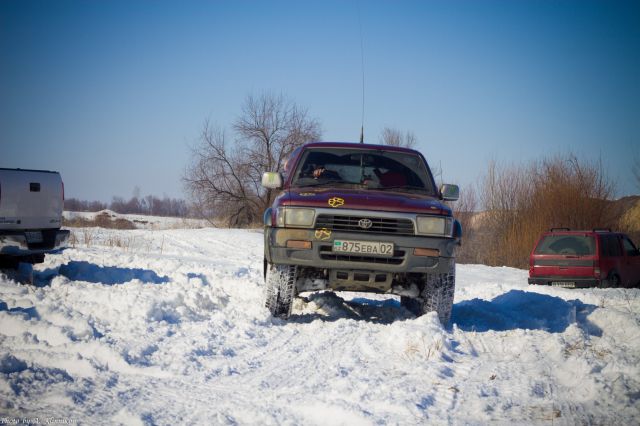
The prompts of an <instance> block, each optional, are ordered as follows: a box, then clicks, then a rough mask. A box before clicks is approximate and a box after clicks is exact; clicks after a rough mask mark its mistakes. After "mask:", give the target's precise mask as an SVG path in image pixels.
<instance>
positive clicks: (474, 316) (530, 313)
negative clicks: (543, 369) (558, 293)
mask: <svg viewBox="0 0 640 426" xmlns="http://www.w3.org/2000/svg"><path fill="white" fill-rule="evenodd" d="M596 308H597V306H595V305H588V304H585V303H582V302H581V301H580V300H564V299H562V298H559V297H554V296H548V295H545V294H539V293H533V292H527V291H523V290H511V291H509V292H507V293H505V294H501V295H500V296H497V297H496V298H494V299H493V300H491V301H487V300H481V299H473V300H465V301H462V302H458V303H456V304H455V305H453V311H452V314H451V323H452V324H456V325H457V326H458V328H460V329H461V330H464V331H478V332H485V331H507V330H516V329H523V330H545V331H548V332H550V333H562V332H564V331H565V330H566V329H567V327H569V326H570V325H571V324H574V323H575V324H577V325H578V327H580V328H581V329H582V330H583V331H585V332H586V333H588V334H589V335H591V336H598V337H600V336H602V330H601V329H600V328H599V327H597V326H596V325H595V324H593V323H591V322H590V321H589V320H588V316H589V314H591V313H592V312H593V311H594V310H595V309H596Z"/></svg>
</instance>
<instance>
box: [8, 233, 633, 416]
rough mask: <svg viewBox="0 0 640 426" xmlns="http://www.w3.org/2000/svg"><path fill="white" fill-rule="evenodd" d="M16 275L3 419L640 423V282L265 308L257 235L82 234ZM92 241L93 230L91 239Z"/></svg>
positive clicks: (509, 272)
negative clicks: (26, 275)
mask: <svg viewBox="0 0 640 426" xmlns="http://www.w3.org/2000/svg"><path fill="white" fill-rule="evenodd" d="M74 232H75V233H76V234H77V238H76V241H77V243H76V244H75V247H71V248H69V249H66V250H64V251H62V252H60V253H57V254H54V255H49V256H47V258H46V261H45V263H44V264H41V265H37V266H36V268H35V273H34V278H35V285H33V286H28V285H23V284H18V283H16V282H15V281H14V280H13V279H11V278H10V277H8V276H6V275H4V274H1V273H0V414H1V416H0V418H1V419H2V420H3V423H6V421H10V420H13V419H15V418H19V419H30V418H36V417H37V418H38V419H40V422H41V423H44V422H46V421H48V420H51V419H57V420H66V421H75V422H78V423H84V424H119V423H122V424H133V425H135V424H160V425H167V424H194V423H197V424H260V425H262V424H303V425H314V424H317V425H326V424H336V425H338V424H344V425H370V424H402V425H406V424H472V425H474V424H477V425H482V424H487V423H497V424H545V425H547V424H555V425H563V424H568V425H573V424H599V425H630V424H638V421H639V419H640V314H639V313H640V290H636V289H634V290H622V289H608V290H600V289H587V290H568V289H556V288H546V287H544V288H541V287H529V286H528V285H527V281H526V279H527V272H526V271H522V270H517V269H510V268H490V267H485V266H479V265H458V268H457V289H456V298H455V305H454V309H453V315H452V322H451V324H450V325H449V326H448V327H446V328H443V327H442V326H441V325H440V323H439V322H438V320H437V317H436V316H435V314H429V315H426V316H424V317H421V318H415V317H413V316H412V315H411V314H410V313H409V312H407V311H406V310H404V309H403V308H402V307H400V304H399V301H398V300H397V299H395V298H393V297H384V296H373V295H369V294H347V293H339V294H332V293H314V294H305V295H304V296H305V298H304V299H300V300H298V301H297V302H296V304H295V306H294V313H293V316H292V318H291V320H289V321H287V322H285V321H282V320H278V319H272V318H270V316H269V314H268V312H267V310H266V309H265V308H263V307H262V302H263V300H262V291H263V284H262V236H261V233H260V231H256V230H248V231H247V230H222V229H211V228H207V229H171V230H133V231H117V230H104V229H99V228H91V229H75V230H74ZM85 234H86V235H89V238H88V239H86V240H85V239H84V238H83V237H84V236H85Z"/></svg>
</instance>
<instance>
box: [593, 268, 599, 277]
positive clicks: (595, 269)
mask: <svg viewBox="0 0 640 426" xmlns="http://www.w3.org/2000/svg"><path fill="white" fill-rule="evenodd" d="M593 275H594V276H595V277H596V278H600V268H598V267H596V268H593Z"/></svg>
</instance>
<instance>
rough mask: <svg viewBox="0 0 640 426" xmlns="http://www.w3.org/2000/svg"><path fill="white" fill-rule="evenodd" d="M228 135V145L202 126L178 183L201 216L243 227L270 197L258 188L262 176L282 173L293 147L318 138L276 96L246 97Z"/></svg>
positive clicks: (299, 111) (302, 116) (312, 126)
mask: <svg viewBox="0 0 640 426" xmlns="http://www.w3.org/2000/svg"><path fill="white" fill-rule="evenodd" d="M233 130H234V135H235V139H234V142H233V143H232V144H229V143H228V141H227V137H226V134H225V132H224V131H223V130H221V129H218V128H213V127H212V126H210V124H209V123H208V122H205V124H204V127H203V130H202V133H201V135H200V143H199V144H198V145H197V146H196V147H194V148H193V149H192V159H191V164H190V166H189V167H188V169H187V171H186V173H185V176H184V178H183V180H184V182H185V184H186V186H187V189H188V190H189V192H190V193H191V196H192V198H193V200H194V203H195V204H196V210H197V211H198V212H200V213H201V214H202V215H203V216H204V217H206V218H207V219H209V220H212V219H213V218H214V217H215V218H224V219H226V220H227V224H228V226H247V225H251V224H255V223H257V222H258V221H259V219H260V218H261V217H262V213H263V212H264V210H265V209H266V208H267V207H268V206H269V205H270V204H271V201H272V198H273V194H272V191H270V190H269V191H267V190H265V189H264V188H262V186H261V185H260V182H261V179H262V173H263V172H265V171H276V172H279V171H282V170H283V168H284V163H285V160H286V158H287V157H288V156H289V154H290V153H291V152H292V151H293V150H294V149H295V148H297V147H298V146H300V145H302V144H304V143H306V142H309V141H312V140H316V139H318V138H319V137H320V124H319V123H318V122H317V121H316V120H314V119H311V118H309V117H308V113H307V111H306V110H305V109H303V108H300V107H299V106H297V105H296V104H295V103H293V102H292V101H289V100H287V99H286V98H284V97H283V96H282V95H279V96H275V95H271V94H263V95H260V96H257V97H256V96H253V95H251V96H248V97H247V99H246V100H245V103H244V106H243V107H242V114H241V115H240V116H239V117H238V118H237V119H236V121H235V122H234V123H233ZM230 145H231V146H230Z"/></svg>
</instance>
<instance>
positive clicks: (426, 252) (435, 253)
mask: <svg viewBox="0 0 640 426" xmlns="http://www.w3.org/2000/svg"><path fill="white" fill-rule="evenodd" d="M413 254H414V255H416V256H428V257H439V256H440V250H438V249H429V248H416V249H413Z"/></svg>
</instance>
